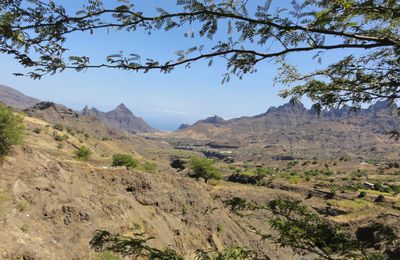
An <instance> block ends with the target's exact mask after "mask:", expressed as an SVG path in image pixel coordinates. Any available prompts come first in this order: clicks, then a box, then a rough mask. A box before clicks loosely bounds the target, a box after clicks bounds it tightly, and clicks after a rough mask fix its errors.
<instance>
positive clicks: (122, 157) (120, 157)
mask: <svg viewBox="0 0 400 260" xmlns="http://www.w3.org/2000/svg"><path fill="white" fill-rule="evenodd" d="M138 165H139V162H138V161H137V160H135V159H133V157H132V155H129V154H121V153H119V154H114V155H113V159H112V166H114V167H117V166H126V167H128V168H136V167H138Z"/></svg>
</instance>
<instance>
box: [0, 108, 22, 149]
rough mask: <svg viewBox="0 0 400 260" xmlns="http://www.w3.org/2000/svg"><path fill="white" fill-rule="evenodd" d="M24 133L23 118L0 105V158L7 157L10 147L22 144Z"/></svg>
mask: <svg viewBox="0 0 400 260" xmlns="http://www.w3.org/2000/svg"><path fill="white" fill-rule="evenodd" d="M24 131H25V126H24V123H23V117H22V116H21V115H20V114H17V113H15V112H14V111H13V110H12V109H11V108H7V107H5V106H3V105H2V104H1V103H0V157H2V156H4V155H7V154H8V153H9V152H10V149H11V147H12V145H16V144H21V143H22V142H23V139H24V133H25V132H24Z"/></svg>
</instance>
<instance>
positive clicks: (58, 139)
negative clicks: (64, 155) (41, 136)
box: [54, 135, 64, 142]
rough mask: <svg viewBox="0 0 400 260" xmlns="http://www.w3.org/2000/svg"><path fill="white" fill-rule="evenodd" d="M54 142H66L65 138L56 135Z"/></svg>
mask: <svg viewBox="0 0 400 260" xmlns="http://www.w3.org/2000/svg"><path fill="white" fill-rule="evenodd" d="M54 140H56V141H57V142H62V141H64V137H63V136H61V135H55V136H54Z"/></svg>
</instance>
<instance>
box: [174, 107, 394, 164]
mask: <svg viewBox="0 0 400 260" xmlns="http://www.w3.org/2000/svg"><path fill="white" fill-rule="evenodd" d="M387 105H388V104H387V102H385V101H380V102H378V103H376V104H373V105H371V106H370V107H368V108H366V109H361V110H360V111H358V112H356V113H355V112H350V110H349V108H348V107H343V108H341V109H339V110H331V111H323V112H322V113H321V114H320V115H317V114H316V113H315V111H313V110H308V109H306V108H305V107H304V106H303V105H302V104H301V103H300V104H296V105H292V104H285V105H282V106H279V107H277V108H275V107H271V108H269V109H268V111H267V112H265V113H264V114H261V115H257V116H253V117H241V118H236V119H231V120H227V121H221V120H218V122H213V121H212V120H211V121H210V120H203V121H199V122H197V123H195V124H194V125H192V126H187V127H185V128H183V129H180V130H178V131H176V132H175V133H172V134H170V135H169V136H167V138H172V139H186V140H188V139H189V140H190V139H192V140H194V141H193V142H196V140H197V141H200V142H201V143H203V144H207V143H209V142H219V143H228V144H229V143H231V144H235V145H238V146H239V147H240V149H241V151H239V157H240V158H241V159H246V157H247V158H251V159H253V160H265V159H267V158H272V157H274V156H275V157H276V156H290V157H293V158H306V159H307V158H308V159H312V158H321V159H322V158H325V159H326V158H330V157H337V158H338V157H340V156H345V155H349V156H352V157H356V158H357V157H359V158H364V159H367V158H376V157H378V158H381V159H382V158H392V159H394V158H397V156H398V153H397V151H398V148H399V145H398V143H397V142H394V141H393V140H391V139H389V136H388V135H387V132H389V131H391V130H394V129H399V128H400V120H399V118H398V117H397V107H393V108H388V106H387ZM190 143H191V142H190V141H189V142H186V144H188V145H190Z"/></svg>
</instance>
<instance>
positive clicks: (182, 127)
mask: <svg viewBox="0 0 400 260" xmlns="http://www.w3.org/2000/svg"><path fill="white" fill-rule="evenodd" d="M190 126H191V125H189V124H181V125H180V126H179V127H178V129H177V131H179V130H183V129H186V128H189V127H190Z"/></svg>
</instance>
